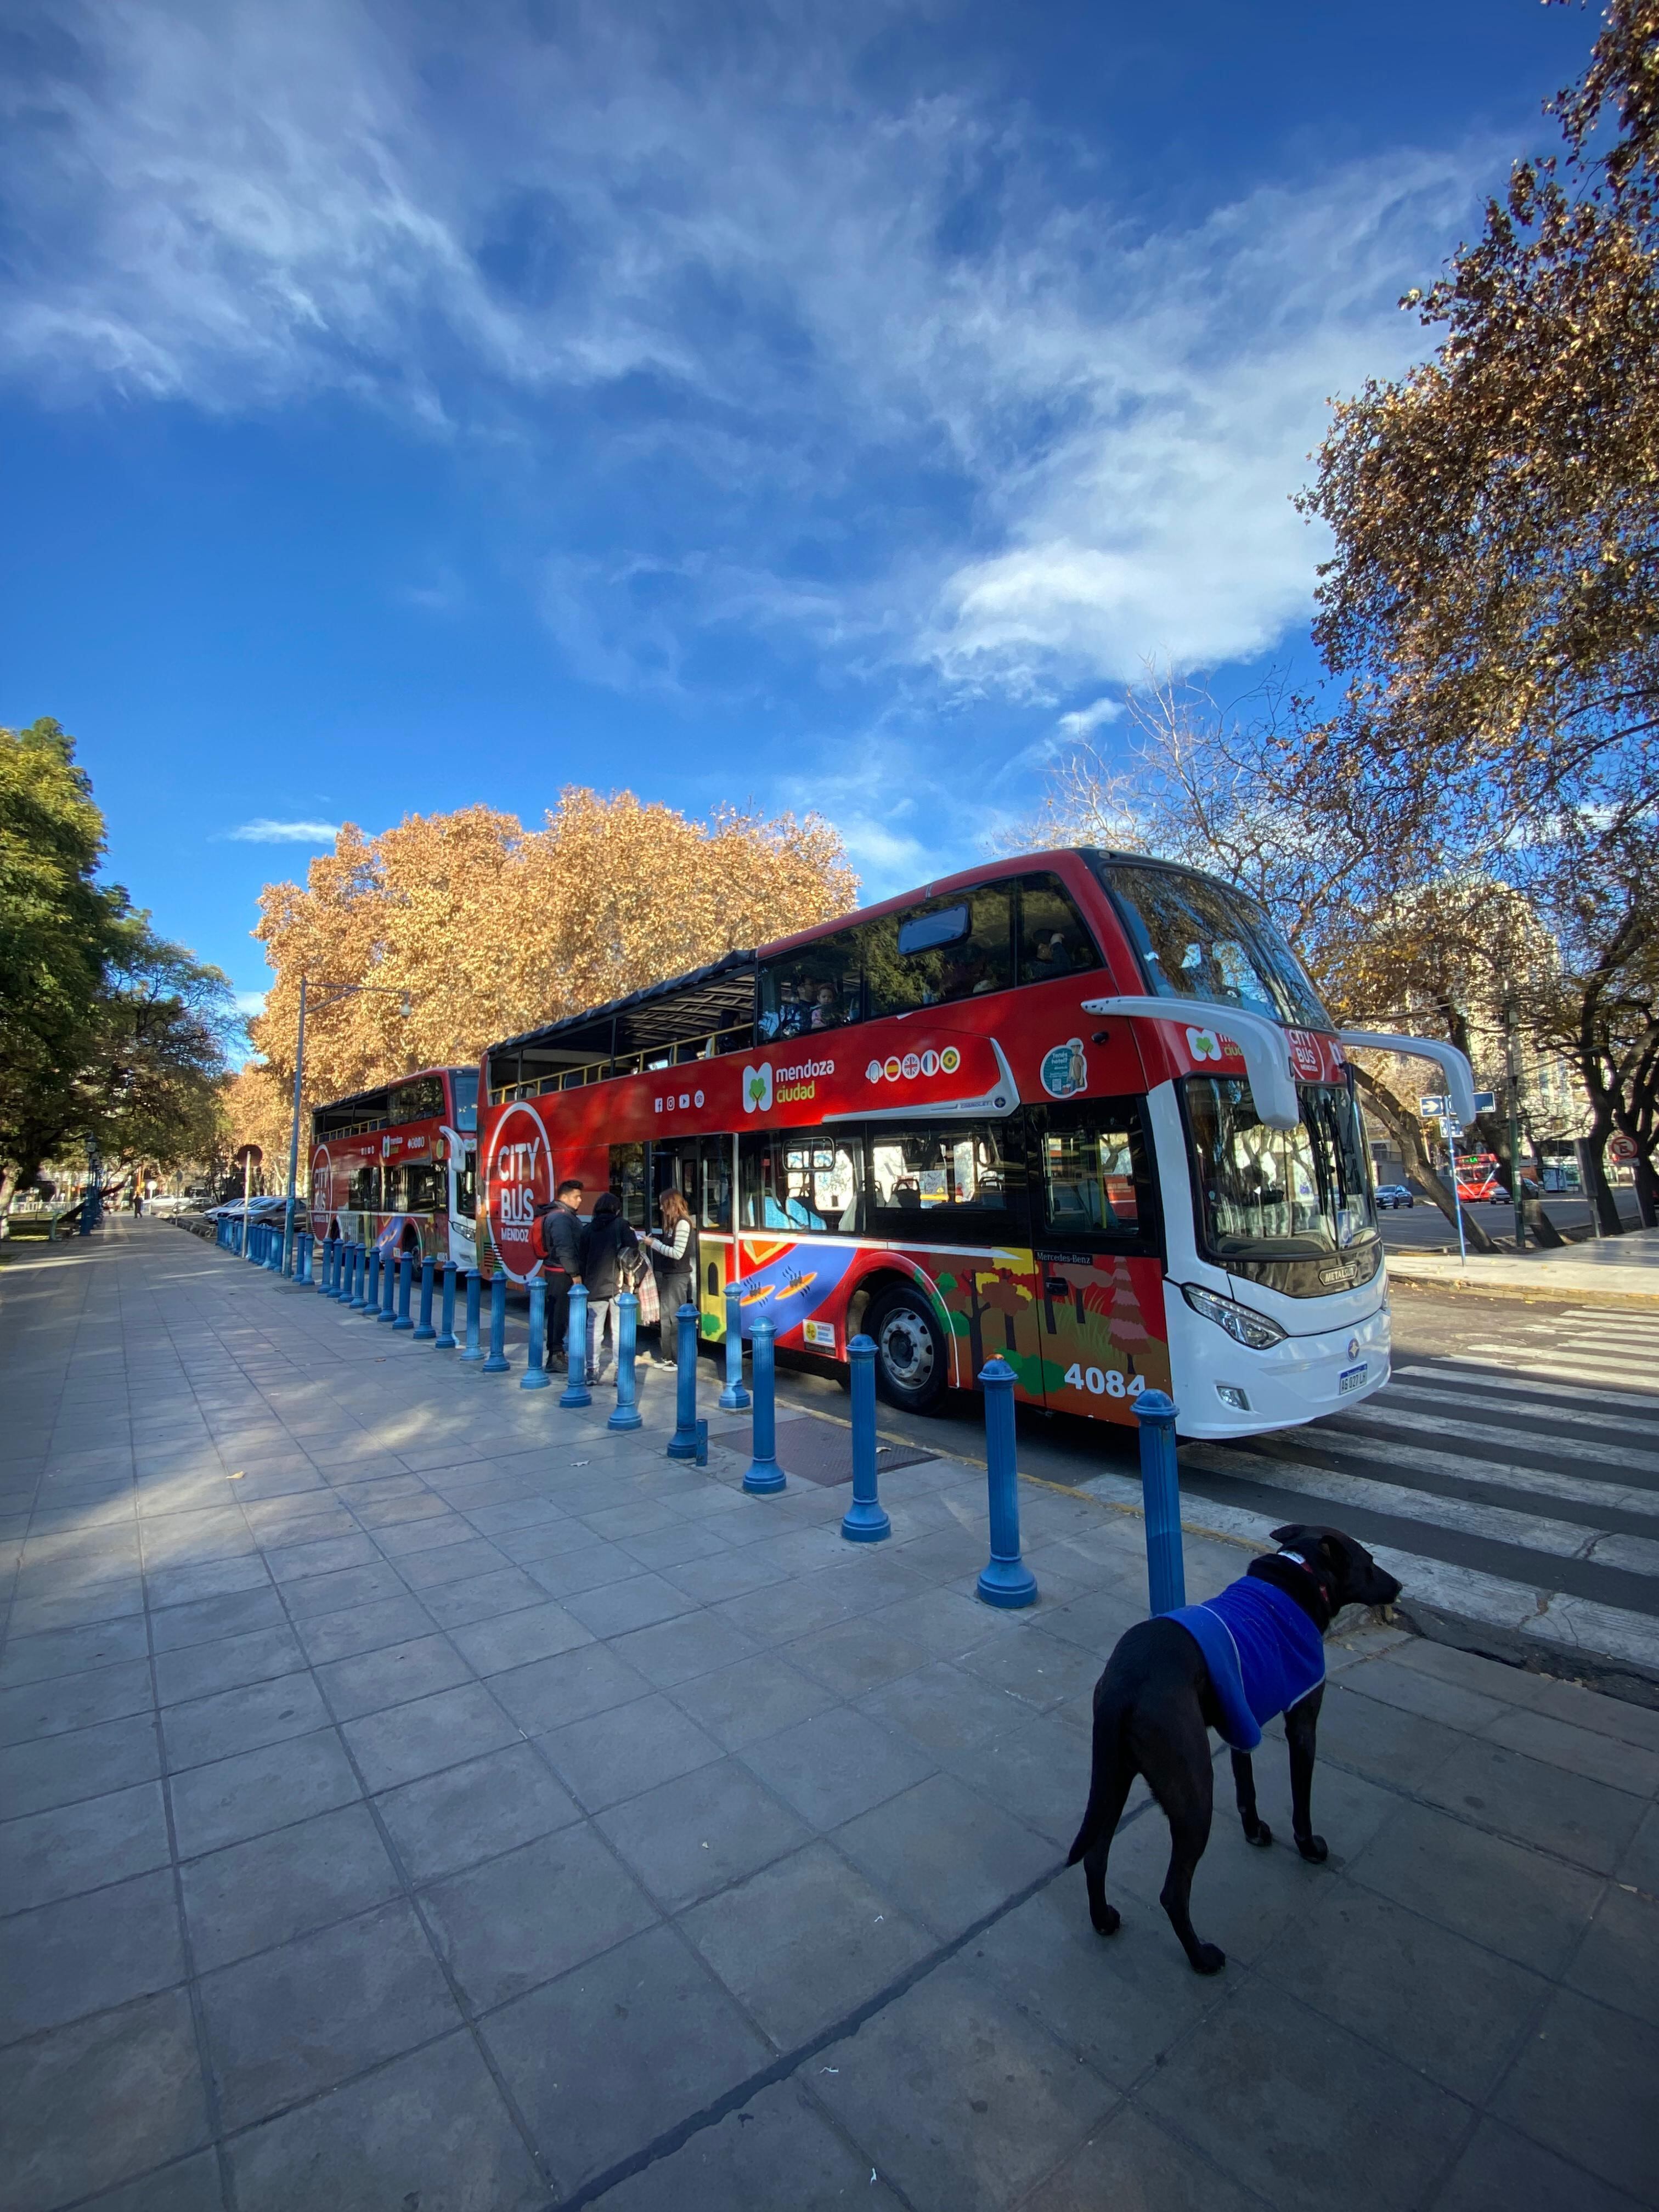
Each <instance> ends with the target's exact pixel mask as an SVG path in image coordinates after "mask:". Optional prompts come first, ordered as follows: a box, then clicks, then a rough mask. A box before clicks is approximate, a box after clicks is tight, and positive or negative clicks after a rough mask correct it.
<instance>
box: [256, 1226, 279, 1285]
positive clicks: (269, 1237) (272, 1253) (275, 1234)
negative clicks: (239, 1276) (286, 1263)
mask: <svg viewBox="0 0 1659 2212" xmlns="http://www.w3.org/2000/svg"><path fill="white" fill-rule="evenodd" d="M261 1265H262V1266H263V1267H264V1271H265V1273H266V1274H268V1275H280V1274H281V1273H282V1272H283V1234H282V1231H281V1230H279V1229H272V1228H270V1226H267V1227H266V1230H265V1251H264V1260H263V1261H262V1262H261Z"/></svg>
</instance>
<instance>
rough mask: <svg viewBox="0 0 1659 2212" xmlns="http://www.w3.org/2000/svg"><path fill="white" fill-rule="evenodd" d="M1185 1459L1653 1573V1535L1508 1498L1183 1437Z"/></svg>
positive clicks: (1334, 1501)
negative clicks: (1441, 1492) (1539, 1510)
mask: <svg viewBox="0 0 1659 2212" xmlns="http://www.w3.org/2000/svg"><path fill="white" fill-rule="evenodd" d="M1184 1453H1185V1456H1186V1459H1187V1461H1188V1464H1189V1465H1190V1466H1193V1467H1198V1468H1204V1469H1205V1470H1206V1472H1208V1473H1210V1474H1231V1475H1237V1476H1239V1477H1240V1478H1241V1479H1242V1480H1244V1481H1246V1482H1260V1483H1264V1484H1266V1485H1267V1486H1268V1487H1269V1488H1270V1489H1273V1490H1293V1491H1295V1492H1297V1494H1298V1495H1300V1496H1302V1497H1307V1498H1320V1499H1322V1501H1323V1502H1325V1503H1326V1504H1331V1505H1357V1506H1359V1507H1361V1508H1362V1509H1363V1510H1364V1511H1366V1512H1368V1513H1380V1514H1384V1515H1388V1516H1392V1517H1393V1518H1395V1519H1402V1520H1410V1521H1420V1522H1426V1524H1427V1525H1428V1526H1429V1527H1430V1528H1455V1530H1457V1531H1458V1533H1459V1534H1462V1535H1465V1536H1485V1537H1487V1538H1489V1539H1490V1540H1491V1541H1492V1542H1494V1543H1499V1544H1513V1545H1516V1546H1517V1547H1520V1548H1521V1549H1522V1550H1523V1551H1528V1552H1540V1553H1543V1554H1544V1555H1545V1556H1546V1557H1547V1558H1551V1559H1592V1558H1593V1559H1595V1560H1596V1561H1597V1562H1598V1564H1600V1565H1602V1566H1616V1567H1623V1568H1624V1569H1625V1570H1626V1571H1627V1572H1628V1573H1632V1574H1638V1575H1654V1576H1659V1539H1656V1538H1654V1537H1652V1536H1624V1535H1617V1534H1613V1532H1612V1531H1611V1530H1608V1529H1596V1528H1579V1527H1577V1525H1576V1524H1575V1523H1573V1522H1570V1521H1552V1520H1547V1519H1546V1518H1544V1517H1543V1516H1541V1515H1536V1514H1531V1513H1517V1512H1516V1511H1515V1510H1514V1509H1513V1508H1512V1507H1510V1506H1507V1505H1480V1504H1475V1503H1474V1501H1472V1500H1470V1499H1467V1498H1442V1497H1440V1496H1438V1495H1437V1493H1436V1492H1433V1491H1429V1490H1409V1489H1407V1488H1406V1486H1404V1485H1403V1484H1399V1485H1396V1484H1395V1483H1391V1482H1377V1481H1376V1480H1373V1479H1372V1478H1370V1476H1368V1475H1362V1474H1343V1473H1342V1472H1341V1471H1340V1469H1339V1468H1334V1467H1319V1466H1317V1465H1315V1464H1313V1463H1311V1462H1306V1461H1303V1460H1283V1459H1273V1458H1270V1457H1269V1456H1268V1455H1267V1454H1266V1453H1264V1452H1245V1451H1239V1450H1238V1449H1236V1448H1235V1447H1234V1446H1232V1445H1231V1444H1188V1445H1187V1446H1185V1447H1184Z"/></svg>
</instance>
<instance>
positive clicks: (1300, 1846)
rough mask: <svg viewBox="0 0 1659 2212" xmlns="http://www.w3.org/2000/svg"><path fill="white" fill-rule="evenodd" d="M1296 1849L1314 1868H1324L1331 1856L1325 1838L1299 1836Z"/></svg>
mask: <svg viewBox="0 0 1659 2212" xmlns="http://www.w3.org/2000/svg"><path fill="white" fill-rule="evenodd" d="M1296 1847H1297V1850H1299V1851H1300V1852H1301V1854H1302V1856H1303V1857H1304V1859H1307V1860H1308V1861H1309V1862H1310V1863H1311V1864H1312V1865H1314V1866H1323V1865H1324V1863H1325V1861H1326V1860H1327V1859H1328V1857H1330V1850H1329V1846H1328V1844H1327V1843H1326V1841H1325V1838H1323V1836H1298V1837H1297V1839H1296Z"/></svg>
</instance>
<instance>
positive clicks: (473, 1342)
mask: <svg viewBox="0 0 1659 2212" xmlns="http://www.w3.org/2000/svg"><path fill="white" fill-rule="evenodd" d="M482 1287H483V1276H482V1275H481V1274H480V1273H478V1271H477V1268H476V1267H469V1268H468V1269H467V1271H466V1350H465V1352H462V1354H461V1357H462V1358H463V1359H482V1358H483V1352H481V1351H480V1350H479V1348H478V1294H479V1291H480V1290H481V1288H482Z"/></svg>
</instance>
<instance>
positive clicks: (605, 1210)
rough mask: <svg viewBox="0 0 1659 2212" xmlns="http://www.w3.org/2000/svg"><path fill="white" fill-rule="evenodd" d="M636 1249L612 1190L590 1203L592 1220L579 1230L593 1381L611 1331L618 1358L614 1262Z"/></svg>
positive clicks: (613, 1351)
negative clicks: (606, 1333)
mask: <svg viewBox="0 0 1659 2212" xmlns="http://www.w3.org/2000/svg"><path fill="white" fill-rule="evenodd" d="M638 1249H639V1238H638V1237H636V1236H635V1234H634V1231H633V1230H632V1229H631V1228H630V1227H629V1225H628V1223H627V1222H625V1221H624V1220H623V1217H622V1204H621V1201H620V1200H618V1198H617V1194H616V1192H615V1191H613V1190H604V1191H601V1192H600V1193H599V1196H598V1197H597V1198H596V1199H595V1200H594V1201H593V1218H592V1220H591V1221H590V1222H589V1223H588V1225H587V1226H586V1229H585V1230H584V1231H582V1253H581V1267H582V1280H583V1282H584V1283H585V1284H586V1285H587V1366H588V1372H589V1374H590V1375H591V1376H593V1377H594V1378H595V1380H597V1379H598V1377H599V1375H600V1374H601V1373H602V1372H603V1370H604V1367H605V1325H606V1323H607V1322H608V1323H609V1324H610V1328H611V1358H612V1359H615V1358H616V1356H617V1305H616V1300H617V1291H619V1290H620V1288H621V1287H622V1285H621V1284H620V1283H619V1281H618V1280H617V1261H618V1260H619V1259H620V1257H621V1255H623V1253H624V1252H634V1251H637V1250H638Z"/></svg>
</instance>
